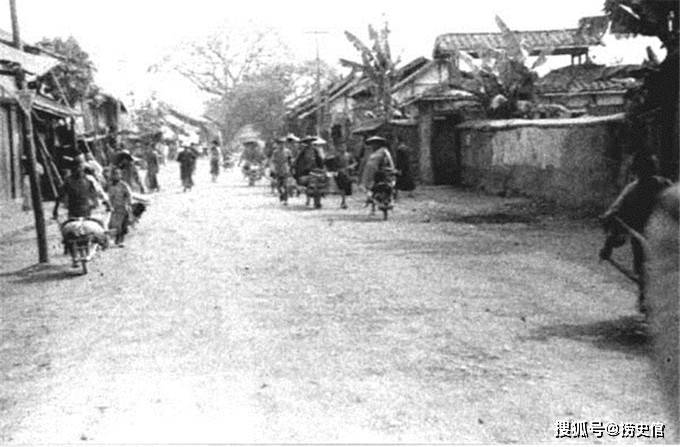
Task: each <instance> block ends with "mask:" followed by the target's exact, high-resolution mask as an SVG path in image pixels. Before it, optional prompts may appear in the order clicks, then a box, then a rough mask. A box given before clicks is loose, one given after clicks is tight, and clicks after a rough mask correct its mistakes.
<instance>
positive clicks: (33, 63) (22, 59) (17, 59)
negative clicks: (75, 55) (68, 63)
mask: <svg viewBox="0 0 680 447" xmlns="http://www.w3.org/2000/svg"><path fill="white" fill-rule="evenodd" d="M0 61H4V62H14V63H17V64H20V65H21V68H22V69H24V70H25V71H27V72H29V73H32V74H34V75H41V74H44V73H47V72H48V71H50V70H51V69H52V68H54V67H56V66H57V65H59V64H60V63H61V61H60V60H58V59H55V58H53V57H49V56H42V55H37V54H30V53H26V52H25V51H19V50H17V49H16V48H14V47H11V46H9V45H5V44H4V43H0Z"/></svg>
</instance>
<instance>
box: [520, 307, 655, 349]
mask: <svg viewBox="0 0 680 447" xmlns="http://www.w3.org/2000/svg"><path fill="white" fill-rule="evenodd" d="M551 338H566V339H569V340H575V341H580V342H586V343H591V344H592V345H593V346H595V347H596V348H599V349H604V350H608V351H619V352H624V353H627V354H635V355H649V353H650V349H649V344H650V342H651V338H650V337H649V335H648V332H647V325H646V324H645V321H644V319H643V318H642V317H640V316H627V317H621V318H618V319H616V320H604V321H597V322H594V323H585V324H566V323H565V324H555V325H548V326H541V327H539V328H537V329H535V330H533V331H532V333H531V334H530V335H529V336H528V337H523V339H524V340H532V341H547V340H549V339H551Z"/></svg>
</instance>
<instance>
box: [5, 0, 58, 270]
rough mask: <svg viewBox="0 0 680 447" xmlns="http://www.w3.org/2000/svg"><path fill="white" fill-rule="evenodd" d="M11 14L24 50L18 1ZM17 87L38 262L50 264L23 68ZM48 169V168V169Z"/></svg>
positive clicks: (15, 35)
mask: <svg viewBox="0 0 680 447" xmlns="http://www.w3.org/2000/svg"><path fill="white" fill-rule="evenodd" d="M9 5H10V12H11V16H12V37H13V42H14V46H15V47H16V48H17V49H19V50H22V45H21V37H20V34H19V20H18V19H17V10H16V0H10V1H9ZM16 79H17V85H18V87H19V106H20V108H21V110H22V112H23V113H24V119H23V122H24V142H25V144H24V152H25V155H26V162H27V163H26V169H27V171H28V178H29V181H30V184H31V200H32V202H33V217H34V220H35V232H36V239H37V242H38V261H39V262H48V261H49V257H48V252H47V232H46V230H45V213H44V210H43V205H42V194H41V193H40V182H39V179H38V172H37V171H38V170H37V165H36V160H35V140H34V138H33V118H32V116H31V109H32V107H33V106H32V104H31V102H32V93H31V92H30V91H29V90H28V89H26V88H25V86H26V83H25V79H24V72H23V69H22V68H21V67H18V68H17V70H16ZM46 169H47V167H46Z"/></svg>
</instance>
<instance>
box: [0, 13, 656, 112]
mask: <svg viewBox="0 0 680 447" xmlns="http://www.w3.org/2000/svg"><path fill="white" fill-rule="evenodd" d="M17 3H18V9H19V20H20V24H21V32H22V38H23V40H25V41H28V42H35V41H37V40H39V39H41V38H42V37H57V36H59V37H67V36H69V35H73V36H74V37H75V38H76V39H77V40H78V42H80V44H81V46H82V47H83V48H84V49H85V50H86V51H87V52H88V53H89V54H90V56H91V58H92V60H93V61H94V63H95V65H96V67H97V70H98V73H97V82H98V83H99V84H100V85H101V86H102V87H103V88H104V89H106V90H108V91H110V92H111V93H114V94H116V95H119V96H127V94H128V93H129V92H134V93H135V94H136V96H137V97H144V96H146V95H148V94H149V93H150V92H151V91H153V90H155V91H157V92H158V94H159V96H160V97H162V98H163V99H165V100H168V101H169V102H171V103H174V104H175V105H177V106H179V107H181V108H184V109H185V110H187V111H188V112H190V113H199V112H200V106H201V97H200V95H197V94H196V92H195V91H193V90H192V89H191V87H190V85H188V84H187V83H185V82H181V81H179V80H178V79H177V78H176V77H175V76H168V75H151V74H148V73H147V67H148V66H149V65H151V64H153V63H155V62H158V61H159V60H160V59H161V58H162V57H163V55H165V54H167V53H168V52H172V51H173V49H174V48H175V47H176V45H177V44H178V42H180V41H182V40H188V39H200V38H201V36H204V35H206V34H209V33H210V32H212V31H214V30H215V29H218V28H219V27H221V26H225V24H226V23H229V22H232V21H234V22H243V23H246V22H249V21H253V22H255V23H261V24H262V25H264V26H271V27H275V28H277V29H278V30H279V32H280V34H281V36H282V38H283V39H284V40H285V41H286V42H287V43H288V45H289V46H290V47H291V49H292V50H293V52H294V54H295V57H296V58H299V59H312V58H314V57H315V47H314V40H313V37H312V36H311V35H310V34H308V32H309V31H312V30H319V31H324V32H326V33H327V34H323V35H321V36H320V37H319V42H320V53H321V57H322V58H323V59H325V60H326V61H327V62H329V63H331V64H333V65H335V64H337V60H338V58H340V57H345V58H348V59H353V58H354V59H356V55H355V50H354V49H353V47H352V46H351V45H350V44H349V42H347V40H346V39H345V38H344V36H343V34H342V32H343V30H349V31H352V32H354V33H356V34H358V35H359V37H361V38H365V37H366V34H367V31H366V28H367V25H368V24H369V23H375V24H379V23H380V22H381V21H382V18H383V17H385V18H387V20H388V21H389V24H390V28H391V30H392V34H391V39H390V42H391V45H392V47H393V49H394V52H395V53H397V54H399V55H401V59H402V61H408V60H409V59H412V58H414V57H417V56H427V57H431V54H432V47H433V44H434V40H435V38H436V36H437V35H439V34H443V33H446V32H474V31H497V28H496V25H495V22H494V15H495V14H498V15H500V16H501V17H502V18H503V19H504V20H505V22H506V23H507V24H508V25H509V26H510V27H511V28H513V29H518V30H531V29H556V28H573V27H575V26H576V25H577V22H578V19H579V18H580V17H583V16H589V15H599V14H602V5H603V3H604V1H603V0H569V1H555V0H448V1H440V0H419V1H410V2H406V1H401V2H399V1H394V0H393V1H387V0H342V1H337V2H331V1H321V0H289V1H273V0H247V1H243V0H240V1H226V0H191V1H179V0H165V1H162V0H115V1H113V0H59V1H55V0H18V1H17ZM6 4H7V2H6ZM6 8H7V14H0V18H2V21H1V22H0V27H2V28H4V29H5V30H8V31H9V30H10V29H11V25H10V22H9V6H6ZM641 45H642V46H640V45H637V46H636V47H635V48H634V49H633V48H631V47H630V46H629V45H628V44H625V45H621V44H620V43H619V42H613V43H612V44H611V46H612V47H613V49H614V50H615V51H614V53H620V52H621V49H620V48H619V47H621V48H628V51H627V57H626V58H625V60H624V62H641V61H642V58H643V57H644V52H643V51H642V50H643V49H644V44H641ZM614 47H615V48H614ZM617 48H618V49H617ZM638 55H639V57H638ZM612 57H613V56H611V55H609V56H607V58H609V59H611V58H612ZM601 59H604V57H601ZM602 62H607V60H602Z"/></svg>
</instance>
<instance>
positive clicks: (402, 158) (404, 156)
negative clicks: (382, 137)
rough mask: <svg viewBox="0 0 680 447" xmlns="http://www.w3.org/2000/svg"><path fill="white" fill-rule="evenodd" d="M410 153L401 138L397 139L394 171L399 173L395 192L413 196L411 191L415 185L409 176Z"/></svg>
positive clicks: (411, 176)
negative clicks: (406, 192) (403, 192)
mask: <svg viewBox="0 0 680 447" xmlns="http://www.w3.org/2000/svg"><path fill="white" fill-rule="evenodd" d="M409 155H410V151H409V148H408V146H406V144H405V143H404V141H403V140H402V139H401V138H398V139H397V150H396V160H395V164H396V169H397V171H399V173H398V174H397V184H396V187H397V190H399V191H408V192H409V194H413V190H414V189H416V184H415V182H414V181H413V175H411V160H410V157H409Z"/></svg>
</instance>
